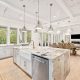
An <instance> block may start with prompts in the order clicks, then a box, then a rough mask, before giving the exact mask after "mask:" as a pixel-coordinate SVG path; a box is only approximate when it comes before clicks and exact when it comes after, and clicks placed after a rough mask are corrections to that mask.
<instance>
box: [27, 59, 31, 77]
mask: <svg viewBox="0 0 80 80" xmlns="http://www.w3.org/2000/svg"><path fill="white" fill-rule="evenodd" d="M27 73H28V74H29V75H30V76H32V63H31V61H30V60H27Z"/></svg>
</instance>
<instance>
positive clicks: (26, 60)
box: [13, 47, 70, 80]
mask: <svg viewBox="0 0 80 80" xmlns="http://www.w3.org/2000/svg"><path fill="white" fill-rule="evenodd" d="M31 55H36V56H38V57H39V56H40V57H42V58H45V59H48V60H49V73H48V74H49V79H47V80H65V78H66V77H67V75H68V74H69V72H70V63H69V58H70V51H69V50H67V49H59V48H50V47H38V48H35V49H31V48H19V47H15V48H14V58H13V59H14V63H16V64H17V65H18V66H19V67H20V68H22V69H23V70H24V71H25V72H26V73H28V74H29V75H30V76H31V77H32V79H33V74H32V73H33V72H32V71H33V70H32V69H33V68H32V67H33V66H32V59H31ZM35 68H36V67H35ZM42 73H43V72H42ZM39 75H40V74H39ZM33 80H34V79H33ZM36 80H37V79H36Z"/></svg>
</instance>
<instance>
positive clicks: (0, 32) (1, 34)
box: [0, 27, 7, 44]
mask: <svg viewBox="0 0 80 80" xmlns="http://www.w3.org/2000/svg"><path fill="white" fill-rule="evenodd" d="M6 33H7V29H6V28H2V27H0V44H6V42H7V41H6V40H7V38H6Z"/></svg>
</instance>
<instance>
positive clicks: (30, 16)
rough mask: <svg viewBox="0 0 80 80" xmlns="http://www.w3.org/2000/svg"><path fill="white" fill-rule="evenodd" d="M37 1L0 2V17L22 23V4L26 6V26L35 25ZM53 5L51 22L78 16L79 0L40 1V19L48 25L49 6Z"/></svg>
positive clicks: (79, 10) (1, 0)
mask: <svg viewBox="0 0 80 80" xmlns="http://www.w3.org/2000/svg"><path fill="white" fill-rule="evenodd" d="M37 2H38V0H0V16H1V17H5V18H8V19H12V20H16V21H21V22H22V23H23V7H22V6H23V4H25V5H26V24H32V25H35V24H36V14H35V12H36V11H37V6H38V4H37ZM50 3H53V7H52V21H53V22H57V21H61V20H64V19H65V18H68V17H69V18H70V17H75V16H79V14H80V0H40V19H41V22H42V24H49V15H50V14H49V11H50V6H49V4H50Z"/></svg>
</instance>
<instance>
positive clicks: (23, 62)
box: [20, 56, 27, 71]
mask: <svg viewBox="0 0 80 80" xmlns="http://www.w3.org/2000/svg"><path fill="white" fill-rule="evenodd" d="M20 66H21V68H22V69H23V70H25V71H27V60H26V59H25V58H24V57H23V56H21V65H20Z"/></svg>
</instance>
